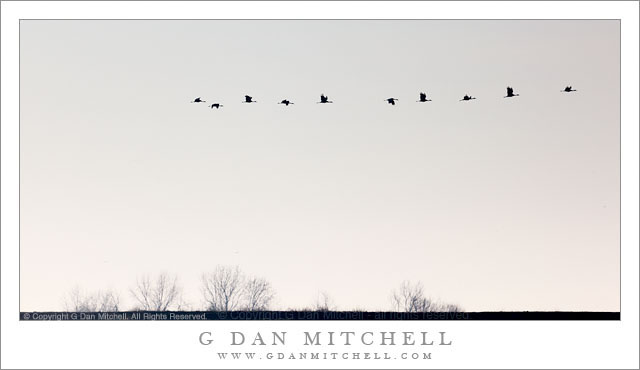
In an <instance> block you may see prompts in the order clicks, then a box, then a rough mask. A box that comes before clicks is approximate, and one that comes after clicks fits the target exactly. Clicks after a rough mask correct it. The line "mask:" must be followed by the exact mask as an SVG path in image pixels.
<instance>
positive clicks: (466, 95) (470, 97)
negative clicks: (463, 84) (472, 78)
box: [460, 94, 475, 101]
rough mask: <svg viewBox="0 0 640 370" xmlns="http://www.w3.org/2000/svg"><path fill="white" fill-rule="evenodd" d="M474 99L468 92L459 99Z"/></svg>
mask: <svg viewBox="0 0 640 370" xmlns="http://www.w3.org/2000/svg"><path fill="white" fill-rule="evenodd" d="M473 99H475V98H474V97H473V96H471V95H469V94H465V95H464V97H462V99H460V101H467V100H473Z"/></svg>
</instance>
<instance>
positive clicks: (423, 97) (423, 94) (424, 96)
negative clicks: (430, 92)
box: [416, 92, 431, 103]
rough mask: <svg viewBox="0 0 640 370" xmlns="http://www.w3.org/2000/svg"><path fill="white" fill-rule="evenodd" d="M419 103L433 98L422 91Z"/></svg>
mask: <svg viewBox="0 0 640 370" xmlns="http://www.w3.org/2000/svg"><path fill="white" fill-rule="evenodd" d="M416 101H417V102H418V103H424V102H428V101H431V99H427V94H425V93H423V92H421V93H420V100H416Z"/></svg>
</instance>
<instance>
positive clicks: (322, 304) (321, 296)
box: [313, 291, 335, 312]
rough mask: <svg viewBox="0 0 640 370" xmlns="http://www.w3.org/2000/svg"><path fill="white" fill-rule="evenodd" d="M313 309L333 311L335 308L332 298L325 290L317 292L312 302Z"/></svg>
mask: <svg viewBox="0 0 640 370" xmlns="http://www.w3.org/2000/svg"><path fill="white" fill-rule="evenodd" d="M313 306H314V309H315V310H316V311H325V312H326V311H333V310H335V305H334V304H333V299H331V297H330V296H329V294H328V293H327V292H325V291H322V292H319V293H318V298H317V299H316V302H315V303H314V305H313Z"/></svg>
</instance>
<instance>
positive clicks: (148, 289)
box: [130, 273, 182, 311]
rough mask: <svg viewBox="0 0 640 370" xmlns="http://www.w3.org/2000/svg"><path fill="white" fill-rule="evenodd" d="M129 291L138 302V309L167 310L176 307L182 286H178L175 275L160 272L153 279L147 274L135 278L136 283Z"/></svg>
mask: <svg viewBox="0 0 640 370" xmlns="http://www.w3.org/2000/svg"><path fill="white" fill-rule="evenodd" d="M130 292H131V295H132V296H133V297H134V298H135V299H136V301H137V302H138V304H139V308H140V309H142V310H145V311H167V310H169V309H170V308H176V307H175V306H176V305H177V304H178V303H179V302H178V300H179V298H180V297H181V293H182V288H180V287H179V286H178V279H177V278H176V277H170V276H169V275H168V274H166V273H162V274H160V275H158V278H157V279H156V280H155V281H153V280H152V279H151V278H150V277H149V276H143V277H142V278H138V279H136V285H135V287H133V288H131V289H130Z"/></svg>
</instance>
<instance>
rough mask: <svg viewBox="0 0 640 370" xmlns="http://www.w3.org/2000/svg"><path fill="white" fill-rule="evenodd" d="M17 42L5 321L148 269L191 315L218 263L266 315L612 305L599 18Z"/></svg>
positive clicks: (607, 91)
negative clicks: (9, 312)
mask: <svg viewBox="0 0 640 370" xmlns="http://www.w3.org/2000/svg"><path fill="white" fill-rule="evenodd" d="M20 31H21V46H20V47H21V50H20V58H21V59H20V61H21V64H20V67H21V71H20V73H21V76H20V77H21V85H20V86H21V111H20V112H21V139H20V140H21V141H20V144H21V151H20V154H21V194H20V196H21V199H20V200H21V231H20V236H21V262H20V263H21V264H20V267H21V292H20V293H21V295H20V298H21V310H23V311H28V310H57V309H61V308H62V296H63V295H64V294H65V293H66V292H68V291H69V290H70V289H71V288H72V287H73V286H75V285H79V286H81V287H83V288H85V289H87V290H97V289H107V288H112V289H115V290H117V291H120V292H121V293H122V295H123V297H124V299H125V305H131V304H133V301H132V299H131V298H130V296H129V294H128V292H127V289H128V287H129V286H131V285H133V283H134V282H135V279H136V277H137V276H140V275H142V274H145V273H149V274H155V273H159V272H161V271H166V272H169V273H172V274H176V275H178V276H179V278H180V280H181V283H182V285H183V286H184V288H185V292H186V298H187V299H188V300H189V301H190V302H191V303H193V305H194V306H195V307H199V306H200V304H201V296H200V286H199V275H200V274H201V273H203V272H207V271H209V270H211V269H213V268H214V267H215V266H216V265H217V264H226V265H236V264H237V265H239V266H240V267H241V268H242V269H243V270H244V271H245V272H247V273H249V274H255V275H258V276H263V277H265V278H267V279H268V280H269V281H270V282H271V283H272V284H273V286H274V288H275V290H276V291H277V293H278V300H277V302H276V308H288V307H302V306H308V305H309V304H311V302H312V301H313V300H314V299H315V297H316V294H317V292H318V291H321V290H322V291H327V292H328V293H329V294H330V295H331V296H332V297H333V299H334V300H335V302H336V303H337V304H338V308H342V309H350V308H355V307H359V308H362V309H368V310H378V309H383V310H384V309H389V308H390V302H389V295H390V292H391V290H392V289H394V288H396V287H397V286H398V285H399V284H400V283H401V282H402V281H403V280H412V281H421V282H422V283H423V284H424V286H425V290H426V292H427V294H429V295H431V296H432V297H434V298H440V299H442V300H444V301H447V302H453V303H458V304H459V305H461V306H462V307H463V308H465V309H466V310H469V311H472V310H607V311H618V310H619V298H620V295H619V288H620V285H619V273H620V270H619V262H620V260H619V259H620V255H619V221H620V220H619V210H620V204H619V195H620V194H619V174H620V169H619V164H620V163H619V149H620V148H619V132H620V131H619V101H620V96H619V87H620V81H619V72H620V70H619V64H620V60H619V50H620V49H619V42H620V39H619V22H618V21H22V22H21V24H20ZM568 84H571V85H572V86H573V87H574V88H576V89H577V90H578V92H576V93H573V94H564V93H561V92H560V90H562V89H563V88H564V87H565V86H566V85H568ZM507 85H510V86H513V87H514V88H515V90H516V93H519V94H520V97H518V98H514V99H503V96H504V95H505V87H506V86H507ZM420 91H425V92H427V94H428V95H429V97H430V98H431V99H433V102H430V103H425V104H418V103H416V102H415V101H416V100H417V98H418V93H419V92H420ZM320 93H325V94H327V95H328V96H329V97H330V98H331V100H333V101H334V102H335V103H334V104H331V105H321V104H316V103H315V102H317V101H318V100H319V95H320ZM465 93H469V94H471V95H473V96H475V97H477V100H474V101H471V102H459V101H458V100H459V99H460V98H461V97H462V96H463V95H464V94H465ZM244 94H249V95H252V96H253V97H254V98H255V99H256V100H257V101H258V103H257V104H252V105H248V104H242V103H241V101H242V99H243V96H244ZM197 96H201V97H202V98H203V99H205V100H207V101H208V102H214V101H215V102H219V103H222V104H224V107H223V108H221V109H220V110H211V109H209V108H207V107H206V106H205V105H204V104H190V103H189V101H191V100H193V98H195V97H197ZM388 97H396V98H399V99H400V100H399V101H398V104H397V105H396V106H390V105H388V104H386V102H384V99H386V98H388ZM284 98H288V99H289V100H291V101H293V102H295V105H292V106H289V107H285V106H282V105H278V104H276V102H278V101H280V100H282V99H284Z"/></svg>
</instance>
